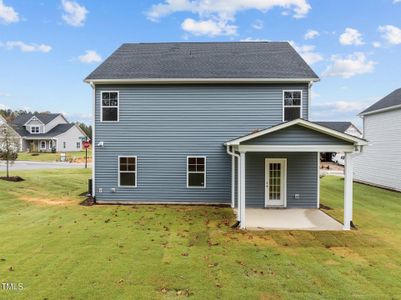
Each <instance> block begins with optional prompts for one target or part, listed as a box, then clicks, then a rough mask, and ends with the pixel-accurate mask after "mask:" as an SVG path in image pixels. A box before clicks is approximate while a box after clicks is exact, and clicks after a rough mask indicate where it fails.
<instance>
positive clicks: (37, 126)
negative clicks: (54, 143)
mask: <svg viewBox="0 0 401 300" xmlns="http://www.w3.org/2000/svg"><path fill="white" fill-rule="evenodd" d="M32 128H37V129H38V132H33V131H32ZM30 132H31V134H39V133H40V126H39V125H33V126H31V127H30Z"/></svg>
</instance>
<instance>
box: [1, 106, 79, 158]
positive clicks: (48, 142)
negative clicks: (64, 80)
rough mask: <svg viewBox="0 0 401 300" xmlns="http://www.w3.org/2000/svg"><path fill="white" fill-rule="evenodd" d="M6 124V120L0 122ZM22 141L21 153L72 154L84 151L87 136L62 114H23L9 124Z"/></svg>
mask: <svg viewBox="0 0 401 300" xmlns="http://www.w3.org/2000/svg"><path fill="white" fill-rule="evenodd" d="M1 123H3V126H4V124H7V123H5V120H4V119H2V120H0V125H1ZM7 125H8V126H9V127H10V128H12V129H13V131H14V132H15V134H16V136H17V137H18V138H19V140H20V151H21V152H25V151H29V152H52V151H53V152H71V151H80V150H82V139H83V138H84V137H86V134H85V133H84V132H83V131H82V129H81V128H79V126H77V125H76V124H73V123H69V122H68V121H67V119H66V118H65V117H64V116H63V115H62V114H59V113H58V114H53V113H39V114H22V115H19V116H18V117H16V118H15V119H14V120H13V121H12V122H11V123H8V124H7Z"/></svg>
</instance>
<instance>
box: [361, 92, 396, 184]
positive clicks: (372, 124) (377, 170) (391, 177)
mask: <svg viewBox="0 0 401 300" xmlns="http://www.w3.org/2000/svg"><path fill="white" fill-rule="evenodd" d="M360 116H361V117H362V118H363V134H364V138H365V139H366V140H368V142H369V147H365V148H364V150H363V152H362V153H361V154H360V155H359V156H356V157H355V160H354V161H355V165H354V172H355V177H354V178H355V180H356V181H359V182H363V183H367V184H371V185H375V186H379V187H384V188H389V189H393V190H397V191H401V156H400V154H401V88H400V89H398V90H395V91H394V92H392V93H391V94H389V95H388V96H386V97H384V98H383V99H381V100H380V101H378V102H376V103H375V104H373V105H372V106H370V107H369V108H367V109H366V110H364V111H363V112H362V113H360Z"/></svg>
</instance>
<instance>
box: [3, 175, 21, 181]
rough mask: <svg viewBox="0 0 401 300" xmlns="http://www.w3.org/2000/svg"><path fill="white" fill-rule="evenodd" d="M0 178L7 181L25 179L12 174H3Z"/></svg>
mask: <svg viewBox="0 0 401 300" xmlns="http://www.w3.org/2000/svg"><path fill="white" fill-rule="evenodd" d="M0 179H1V180H5V181H11V182H20V181H24V179H23V178H21V177H19V176H10V177H6V176H2V177H0Z"/></svg>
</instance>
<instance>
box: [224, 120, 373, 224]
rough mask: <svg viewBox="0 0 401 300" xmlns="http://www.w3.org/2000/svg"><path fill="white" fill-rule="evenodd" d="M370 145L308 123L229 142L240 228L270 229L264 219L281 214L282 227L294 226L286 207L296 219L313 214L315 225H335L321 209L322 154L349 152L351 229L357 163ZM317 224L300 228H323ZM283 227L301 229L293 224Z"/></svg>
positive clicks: (348, 218)
mask: <svg viewBox="0 0 401 300" xmlns="http://www.w3.org/2000/svg"><path fill="white" fill-rule="evenodd" d="M366 144H367V143H366V141H365V140H362V139H359V138H356V137H353V136H350V135H347V134H344V133H340V132H337V131H334V130H332V129H329V128H326V127H323V126H321V125H318V124H315V123H312V122H309V121H305V120H303V119H297V120H294V121H291V122H287V123H282V124H279V125H277V126H273V127H270V128H268V129H265V130H260V131H257V132H254V133H251V134H249V135H245V136H243V137H240V138H237V139H234V140H231V141H229V142H227V143H225V145H226V147H227V153H228V154H230V155H231V156H232V186H231V187H232V196H231V197H232V199H231V200H232V207H233V208H234V207H236V208H237V209H236V212H237V220H238V222H239V226H240V228H241V229H245V228H269V227H268V226H264V225H263V224H265V225H266V224H267V223H266V222H268V221H267V220H264V218H265V219H266V218H272V219H273V218H276V219H277V220H279V218H280V212H281V217H282V218H283V221H282V222H284V223H283V224H291V218H289V219H287V218H288V216H287V215H288V214H289V213H288V212H285V213H284V211H283V210H278V209H283V208H286V209H287V208H288V209H291V210H292V211H293V212H292V217H293V218H294V217H295V216H296V215H297V214H296V213H295V209H301V210H305V209H308V210H311V209H312V210H311V211H310V213H308V216H312V215H313V216H316V217H315V218H313V219H314V220H320V221H325V222H323V223H322V224H323V225H324V224H328V223H332V222H330V221H328V220H327V218H330V217H328V216H327V215H325V214H324V213H323V212H321V211H320V210H319V206H320V203H319V198H320V197H319V196H320V177H319V164H320V152H329V151H331V152H343V153H345V180H344V223H343V229H344V230H349V229H350V228H351V224H352V193H353V191H352V183H353V170H352V167H353V165H352V158H353V156H355V155H357V154H358V153H359V152H360V151H361V150H362V147H363V146H364V145H366ZM266 209H275V210H276V212H275V213H263V212H262V211H264V212H266V211H267V210H266ZM258 210H259V211H258ZM313 210H314V211H315V212H313ZM321 214H323V215H321ZM290 216H291V214H290ZM298 216H304V217H305V216H307V215H305V214H303V215H302V214H298ZM326 217H327V218H326ZM249 219H250V220H249ZM285 219H287V221H285ZM325 219H326V220H325ZM257 220H259V221H257ZM269 221H270V220H269ZM304 221H305V222H306V223H307V222H309V221H308V218H304ZM333 221H334V220H333ZM258 222H259V223H260V224H259V225H258ZM301 223H302V222H301ZM248 224H249V226H248ZM333 224H334V223H333ZM333 224H331V225H333ZM317 225H318V226H306V227H305V226H303V225H299V227H300V228H298V229H307V227H308V228H312V227H313V228H315V229H309V230H319V229H316V228H320V227H321V228H323V227H322V226H319V224H317ZM278 227H280V226H278ZM281 227H283V229H284V228H287V227H291V229H297V228H294V227H293V226H290V225H289V226H281ZM327 228H331V229H326V230H336V229H334V228H337V229H338V226H334V225H333V226H328V227H327ZM277 229H279V228H277Z"/></svg>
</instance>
